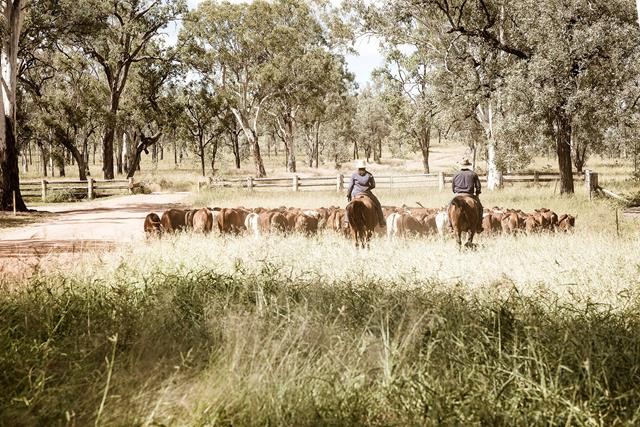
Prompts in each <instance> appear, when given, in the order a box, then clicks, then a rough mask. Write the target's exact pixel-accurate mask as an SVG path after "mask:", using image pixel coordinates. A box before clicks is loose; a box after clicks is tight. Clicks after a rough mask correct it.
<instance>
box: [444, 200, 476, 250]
mask: <svg viewBox="0 0 640 427" xmlns="http://www.w3.org/2000/svg"><path fill="white" fill-rule="evenodd" d="M447 212H448V214H449V222H450V223H451V227H452V228H453V233H454V235H455V237H456V243H458V248H461V247H462V233H463V232H465V231H466V232H467V241H466V243H465V244H464V246H465V247H466V248H473V247H474V246H475V245H474V244H473V236H475V234H476V230H477V229H478V225H479V221H481V219H480V218H478V202H477V201H476V200H475V199H474V198H473V197H471V196H468V195H464V194H463V195H458V196H456V197H454V198H453V200H452V201H451V204H450V205H449V208H448V209H447Z"/></svg>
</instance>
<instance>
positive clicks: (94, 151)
mask: <svg viewBox="0 0 640 427" xmlns="http://www.w3.org/2000/svg"><path fill="white" fill-rule="evenodd" d="M96 151H98V144H96V143H95V142H94V143H93V160H92V163H93V165H94V166H95V164H96Z"/></svg>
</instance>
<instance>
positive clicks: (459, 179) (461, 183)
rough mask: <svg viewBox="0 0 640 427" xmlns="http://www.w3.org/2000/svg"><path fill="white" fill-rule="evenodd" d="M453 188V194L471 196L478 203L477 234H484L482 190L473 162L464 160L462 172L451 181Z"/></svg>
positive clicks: (461, 164)
mask: <svg viewBox="0 0 640 427" xmlns="http://www.w3.org/2000/svg"><path fill="white" fill-rule="evenodd" d="M451 187H452V190H453V194H455V195H456V196H457V195H465V196H470V197H471V198H473V199H474V200H475V201H476V205H477V208H478V229H477V232H478V233H480V232H482V230H483V228H482V214H483V209H482V203H480V197H478V196H480V193H481V192H482V188H481V186H480V178H479V177H478V174H477V173H475V172H474V171H472V170H471V162H470V161H469V159H468V158H466V157H465V158H463V159H462V161H461V162H460V172H458V173H457V174H456V175H455V176H454V177H453V180H451Z"/></svg>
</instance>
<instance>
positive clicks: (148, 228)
mask: <svg viewBox="0 0 640 427" xmlns="http://www.w3.org/2000/svg"><path fill="white" fill-rule="evenodd" d="M163 230H164V229H163V227H162V222H161V221H160V217H159V216H158V215H157V214H155V213H150V214H149V215H147V216H146V217H145V219H144V233H145V235H146V236H147V238H150V237H160V236H162V231H163Z"/></svg>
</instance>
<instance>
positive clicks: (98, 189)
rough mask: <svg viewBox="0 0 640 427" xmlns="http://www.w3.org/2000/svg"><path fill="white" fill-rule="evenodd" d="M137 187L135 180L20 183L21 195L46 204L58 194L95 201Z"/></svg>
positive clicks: (89, 179) (44, 180)
mask: <svg viewBox="0 0 640 427" xmlns="http://www.w3.org/2000/svg"><path fill="white" fill-rule="evenodd" d="M135 186H136V184H134V182H133V178H129V179H93V178H88V179H87V180H86V181H79V180H66V179H65V180H61V179H59V180H46V179H42V180H40V181H20V193H21V194H22V195H23V196H24V197H40V198H42V201H43V202H45V201H46V200H47V198H48V197H49V196H51V195H53V194H55V193H58V192H63V191H64V192H70V193H73V194H74V195H77V196H85V195H86V197H87V198H88V199H93V198H95V197H96V196H97V195H104V194H107V195H111V194H115V193H117V192H122V191H128V192H131V191H132V190H133V188H134V187H135Z"/></svg>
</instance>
